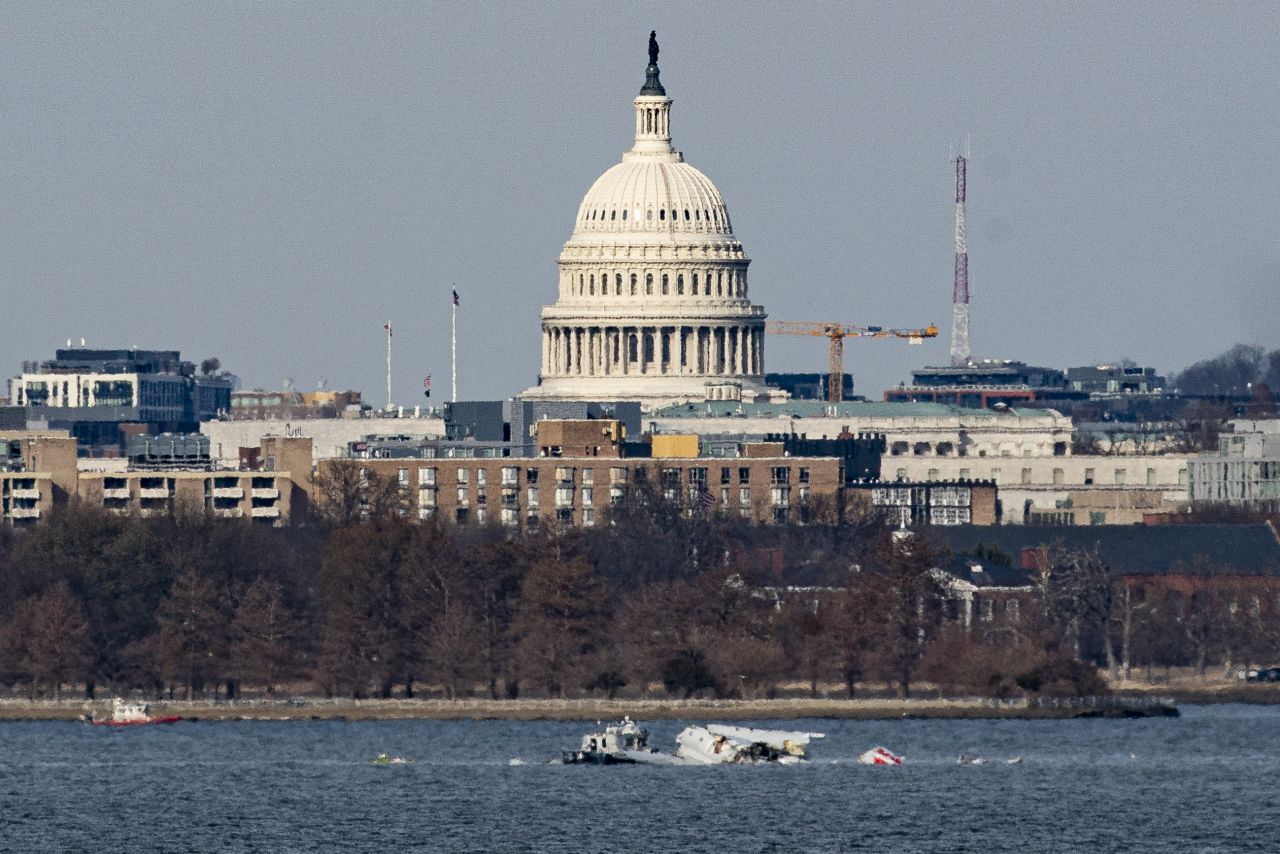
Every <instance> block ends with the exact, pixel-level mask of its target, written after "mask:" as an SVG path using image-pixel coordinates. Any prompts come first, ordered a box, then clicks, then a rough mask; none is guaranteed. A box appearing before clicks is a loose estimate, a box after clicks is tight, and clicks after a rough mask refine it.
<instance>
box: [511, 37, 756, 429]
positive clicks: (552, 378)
mask: <svg viewBox="0 0 1280 854" xmlns="http://www.w3.org/2000/svg"><path fill="white" fill-rule="evenodd" d="M651 55H652V58H653V59H655V60H656V46H655V47H654V49H653V50H652V51H651ZM671 103H672V102H671V99H670V98H668V97H667V94H666V90H665V89H663V87H662V83H661V82H660V81H659V79H658V67H657V64H656V61H653V62H650V64H649V67H648V68H647V69H646V80H645V85H644V87H643V88H642V89H641V90H640V95H639V97H637V98H636V99H635V145H634V146H633V147H632V148H631V150H630V151H627V152H626V153H625V154H623V156H622V162H621V163H619V164H618V165H616V166H614V167H612V168H611V169H609V170H608V171H607V172H605V173H604V174H603V175H601V176H600V178H599V179H598V180H597V181H596V182H595V183H594V184H593V185H592V186H591V189H590V190H588V191H587V194H586V196H585V197H584V198H583V200H582V205H581V206H580V207H579V209H578V216H577V219H576V220H575V222H574V230H573V234H572V236H571V237H570V238H569V241H568V242H567V243H566V244H565V246H564V251H563V252H562V253H561V255H560V261H559V265H560V287H559V295H558V298H557V300H556V302H555V303H554V304H553V305H550V306H547V307H546V308H544V309H543V311H542V368H541V373H540V381H539V385H538V386H536V387H534V388H532V389H530V390H528V391H526V392H525V393H524V397H525V398H555V399H578V400H582V399H587V400H639V401H641V402H642V403H643V404H644V405H645V406H646V407H655V406H659V405H663V404H667V403H673V402H679V401H687V400H704V399H707V398H709V397H711V398H720V399H724V398H731V399H737V398H739V397H742V396H745V397H746V398H747V399H752V398H754V397H755V396H756V395H758V394H764V393H765V392H766V388H765V385H764V320H765V313H764V309H763V308H761V307H760V306H757V305H753V304H752V303H751V301H750V299H749V298H748V296H747V265H748V264H749V263H750V261H749V259H748V258H747V256H746V254H745V253H744V252H743V249H742V244H741V243H740V242H739V241H738V239H737V237H735V236H734V234H733V227H732V224H731V222H730V219H729V211H728V209H727V208H726V207H725V203H724V199H722V198H721V196H720V192H719V191H718V190H717V189H716V187H715V185H714V184H712V183H711V181H710V179H708V178H707V176H705V175H703V174H702V173H701V172H699V171H698V170H697V169H695V168H694V167H692V166H690V165H689V164H688V163H686V162H685V160H684V155H683V154H681V153H680V152H679V151H676V150H675V149H674V148H673V147H672V145H671Z"/></svg>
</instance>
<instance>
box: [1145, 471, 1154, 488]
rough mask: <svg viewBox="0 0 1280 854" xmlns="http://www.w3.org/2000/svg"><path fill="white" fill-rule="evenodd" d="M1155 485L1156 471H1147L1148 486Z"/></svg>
mask: <svg viewBox="0 0 1280 854" xmlns="http://www.w3.org/2000/svg"><path fill="white" fill-rule="evenodd" d="M1155 485H1156V470H1155V469H1147V486H1155Z"/></svg>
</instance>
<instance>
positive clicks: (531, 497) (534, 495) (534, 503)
mask: <svg viewBox="0 0 1280 854" xmlns="http://www.w3.org/2000/svg"><path fill="white" fill-rule="evenodd" d="M528 504H529V515H530V516H536V515H538V487H536V486H531V487H529V491H528Z"/></svg>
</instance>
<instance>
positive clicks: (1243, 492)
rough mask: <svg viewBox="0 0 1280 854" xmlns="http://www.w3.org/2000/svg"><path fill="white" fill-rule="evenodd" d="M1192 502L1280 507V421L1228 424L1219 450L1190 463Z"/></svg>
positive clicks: (1239, 421) (1220, 441)
mask: <svg viewBox="0 0 1280 854" xmlns="http://www.w3.org/2000/svg"><path fill="white" fill-rule="evenodd" d="M1191 502H1192V503H1193V504H1236V505H1241V506H1246V507H1256V508H1258V509H1273V508H1276V507H1280V419H1270V420H1265V421H1255V420H1245V419H1240V420H1236V421H1230V422H1228V424H1227V430H1226V431H1224V432H1223V433H1222V434H1221V435H1220V436H1219V437H1218V450H1217V451H1213V452H1208V453H1203V454H1200V455H1199V456H1198V457H1197V458H1195V459H1194V460H1192V462H1191Z"/></svg>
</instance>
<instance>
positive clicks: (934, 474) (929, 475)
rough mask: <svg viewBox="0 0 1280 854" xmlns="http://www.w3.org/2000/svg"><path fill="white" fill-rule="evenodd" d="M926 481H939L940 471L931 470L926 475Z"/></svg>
mask: <svg viewBox="0 0 1280 854" xmlns="http://www.w3.org/2000/svg"><path fill="white" fill-rule="evenodd" d="M925 479H926V480H937V479H938V470H937V469H929V471H928V472H927V473H926V474H925Z"/></svg>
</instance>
